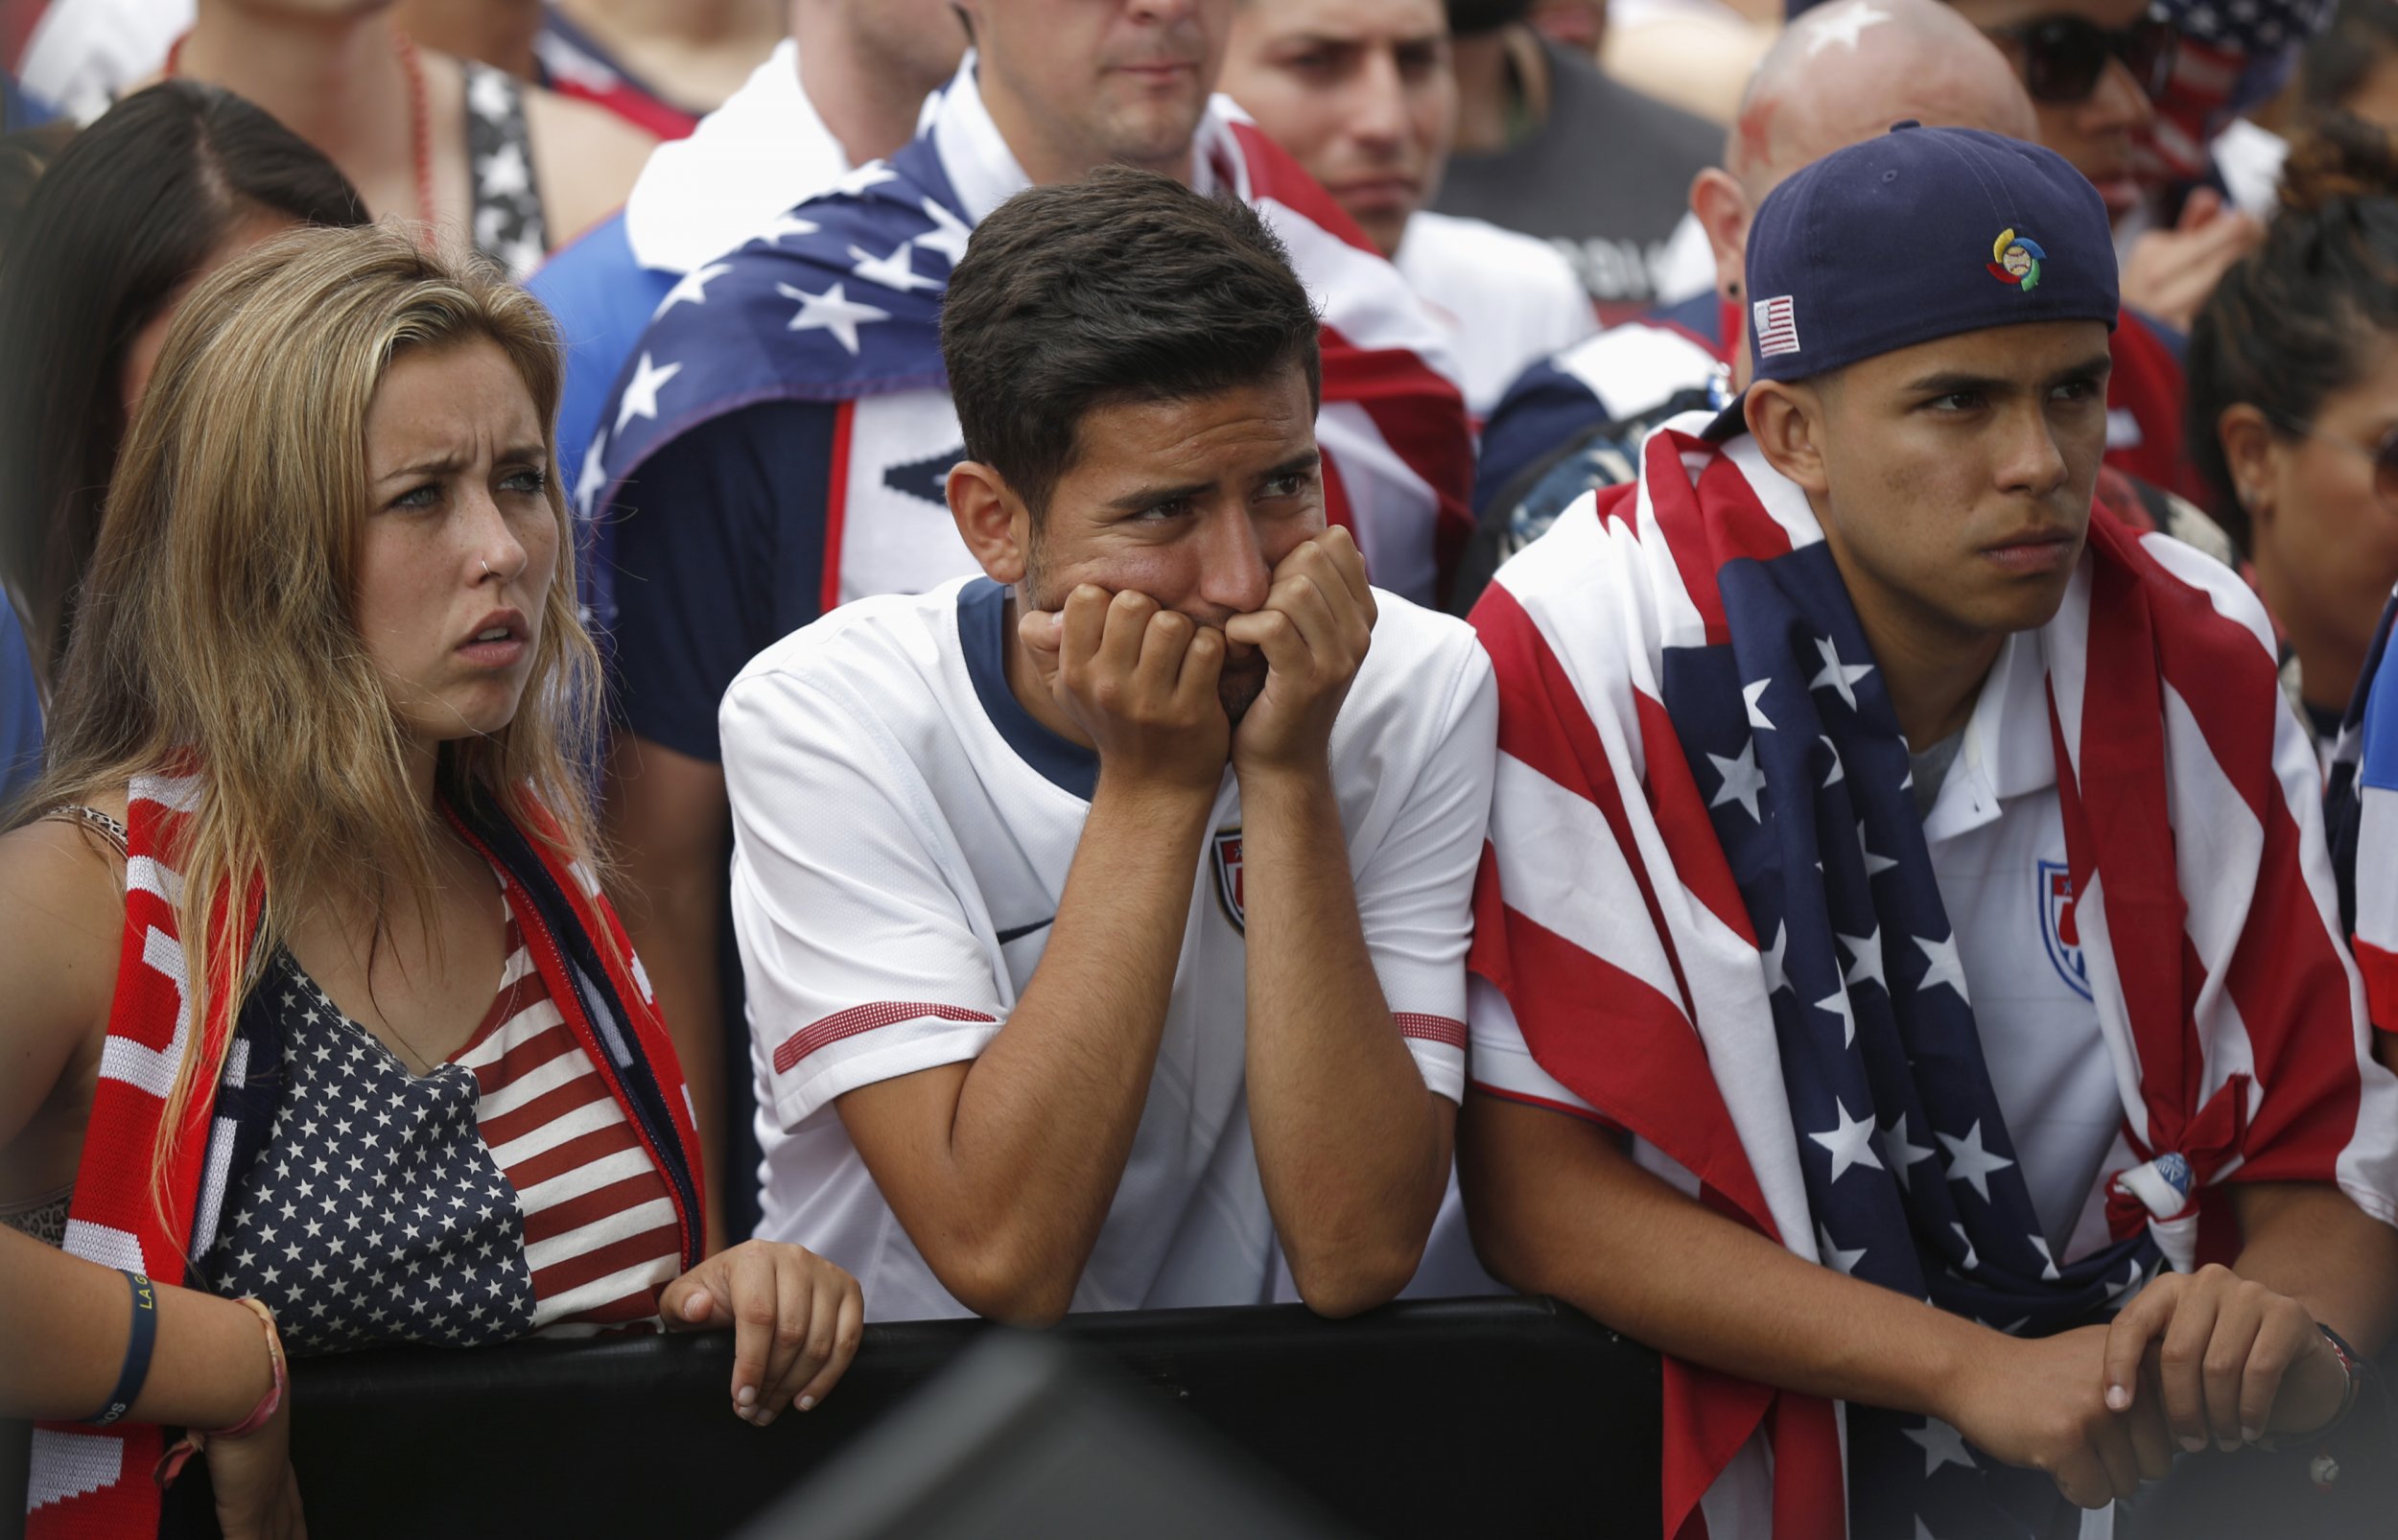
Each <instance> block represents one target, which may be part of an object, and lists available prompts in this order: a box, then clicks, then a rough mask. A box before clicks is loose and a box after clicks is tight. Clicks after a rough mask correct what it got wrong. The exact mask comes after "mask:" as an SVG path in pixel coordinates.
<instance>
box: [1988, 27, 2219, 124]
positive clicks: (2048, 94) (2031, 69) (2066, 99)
mask: <svg viewBox="0 0 2398 1540" xmlns="http://www.w3.org/2000/svg"><path fill="white" fill-rule="evenodd" d="M1988 31H1989V35H1991V36H1993V37H2003V38H2005V39H2006V40H2008V41H2009V42H2011V43H2015V44H2017V45H2019V46H2020V47H2021V48H2022V49H2023V86H2024V89H2025V90H2027V91H2029V92H2031V93H2032V100H2034V102H2046V103H2050V104H2052V105H2060V106H2070V105H2075V104H2077V103H2081V102H2087V101H2088V100H2090V96H2091V93H2093V92H2095V91H2096V90H2097V89H2098V85H2099V79H2100V77H2102V76H2104V74H2105V73H2106V62H2107V60H2108V59H2113V58H2119V59H2122V60H2123V64H2124V68H2126V69H2128V70H2129V71H2130V72H2131V78H2132V79H2133V80H2134V81H2137V82H2139V84H2140V89H2141V90H2142V91H2144V92H2145V93H2147V95H2148V96H2149V98H2150V99H2151V101H2153V100H2154V99H2155V98H2156V97H2157V96H2158V95H2160V94H2161V93H2162V92H2163V91H2164V89H2165V79H2166V77H2167V76H2169V75H2171V74H2172V73H2173V69H2174V43H2175V34H2174V24H2173V23H2172V22H2170V21H2166V20H2164V19H2162V18H2161V17H2157V16H2146V17H2143V18H2141V19H2140V20H2138V21H2135V22H2133V23H2132V24H2131V25H2130V26H2128V27H2125V28H2121V29H2118V30H2110V29H2108V28H2105V27H2102V26H2100V25H2099V24H2098V23H2096V22H2094V21H2085V20H2083V19H2082V18H2081V17H2080V16H2043V17H2041V18H2040V19H2038V20H2037V21H2023V22H2017V23H2016V24H2014V25H2013V26H2011V27H1992V28H1990V29H1988Z"/></svg>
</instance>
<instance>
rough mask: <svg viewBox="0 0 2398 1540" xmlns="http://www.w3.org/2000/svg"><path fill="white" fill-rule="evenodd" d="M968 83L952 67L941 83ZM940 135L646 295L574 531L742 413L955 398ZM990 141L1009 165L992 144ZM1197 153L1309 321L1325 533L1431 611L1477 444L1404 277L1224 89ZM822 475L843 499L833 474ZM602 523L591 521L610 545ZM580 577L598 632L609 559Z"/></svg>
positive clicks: (932, 133) (934, 128)
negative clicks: (1316, 361) (953, 78)
mask: <svg viewBox="0 0 2398 1540" xmlns="http://www.w3.org/2000/svg"><path fill="white" fill-rule="evenodd" d="M972 89H973V82H972V79H971V76H970V75H964V74H962V75H961V77H960V79H959V81H957V82H952V85H951V86H950V87H949V91H950V92H952V93H954V92H958V91H961V90H972ZM952 105H954V104H952ZM960 119H961V121H962V122H964V123H965V124H967V125H968V126H967V127H965V128H961V129H960V130H959V131H963V132H968V133H984V134H988V133H992V132H995V131H996V130H992V129H990V128H989V127H988V119H987V117H986V116H983V115H981V114H979V113H978V112H977V113H976V114H974V115H972V116H971V117H966V116H964V115H962V114H961V115H960ZM940 126H941V120H940V117H939V115H938V113H937V112H936V114H935V116H934V117H933V118H932V119H931V120H930V121H929V124H928V126H927V128H925V129H924V131H922V132H921V133H919V135H918V136H917V137H916V138H915V139H914V140H913V141H912V142H910V143H909V144H907V145H906V146H905V147H904V148H902V149H901V150H900V151H899V152H897V153H895V154H893V155H892V156H891V157H890V158H889V159H888V160H878V161H874V162H870V163H869V164H867V165H864V166H860V167H859V168H858V169H857V170H856V171H854V172H852V173H850V174H849V175H847V176H844V177H843V178H841V180H840V181H838V182H837V183H835V185H834V186H833V187H832V188H831V189H829V190H828V191H826V192H824V193H822V194H819V195H817V196H816V197H814V198H809V199H807V200H806V201H804V202H802V203H800V204H799V205H798V206H797V207H796V208H793V209H792V210H790V211H789V212H788V213H787V214H785V215H783V216H782V217H780V218H779V219H777V220H776V221H774V222H772V223H771V224H769V225H768V226H767V228H766V229H765V230H764V231H763V232H761V233H760V234H759V235H758V236H757V237H756V238H754V239H752V240H751V241H750V242H748V243H747V244H746V245H742V246H741V247H740V248H738V249H736V250H734V251H731V252H728V253H727V254H725V255H724V256H722V257H720V258H718V259H717V260H716V261H714V262H710V263H706V264H704V265H702V266H700V267H698V268H694V269H693V270H692V271H691V272H690V273H689V274H687V275H686V276H685V277H684V279H683V281H682V282H681V283H680V284H678V285H677V286H676V287H675V289H674V291H673V292H671V293H670V294H669V295H667V297H666V298H665V299H664V300H663V301H661V302H660V305H659V308H658V312H657V315H655V316H654V317H653V318H652V319H651V322H650V325H649V329H648V331H647V333H645V334H644V336H643V338H642V341H641V343H640V345H639V346H638V347H637V348H636V350H635V355H634V357H633V359H632V360H631V362H629V363H628V364H627V365H626V367H625V370H624V373H623V375H622V376H621V377H620V379H619V381H618V384H617V389H616V394H615V396H614V398H613V400H612V401H611V402H610V404H609V407H608V408H607V409H606V410H605V411H604V412H603V413H602V415H601V420H600V423H599V430H600V432H599V437H598V438H597V439H596V440H595V441H594V445H593V451H592V454H591V455H590V456H589V458H588V459H587V460H586V462H585V466H586V468H585V470H584V473H583V477H582V481H581V484H580V485H579V486H578V487H576V508H577V511H578V512H579V513H581V514H582V515H583V517H584V518H585V519H586V520H589V519H591V518H592V516H593V515H594V513H595V512H597V511H598V510H602V509H606V508H608V507H609V506H611V505H612V504H614V503H615V502H617V501H618V498H619V494H620V492H622V491H623V488H624V484H625V482H626V481H627V480H628V479H629V478H635V477H637V476H638V474H639V472H640V470H641V467H642V464H643V462H644V461H646V460H647V459H648V457H649V456H650V455H653V454H655V453H656V452H657V451H658V450H659V449H661V448H663V447H664V446H665V445H667V444H669V443H670V442H672V441H673V440H674V439H675V438H677V437H679V436H681V435H682V434H684V433H686V432H690V431H691V430H693V429H694V428H696V427H698V426H700V425H701V424H703V423H705V422H708V421H710V420H712V419H714V418H717V417H720V416H723V415H725V414H727V413H730V412H733V411H737V410H739V409H740V408H743V407H746V406H750V405H754V404H756V403H759V402H765V401H816V402H828V403H858V402H864V401H869V400H872V399H874V398H878V397H883V396H889V395H894V394H898V393H902V392H906V391H917V390H938V391H943V392H946V391H947V390H948V388H949V380H948V375H947V372H946V371H945V369H944V367H943V364H942V360H941V338H940V312H941V296H942V294H943V293H944V292H946V290H947V288H948V285H949V277H950V272H951V270H952V268H954V267H955V266H956V264H957V262H958V261H959V259H960V258H962V257H963V256H964V255H965V253H966V243H967V240H968V238H969V237H970V236H971V234H972V233H973V226H974V223H975V221H974V219H973V218H972V217H971V216H970V215H969V213H968V212H967V210H966V204H965V200H964V199H963V198H960V197H959V195H958V194H957V192H956V191H955V189H954V188H953V186H952V181H951V178H950V175H949V174H948V172H947V171H946V170H945V169H944V167H943V164H942V159H941V148H940V147H941V144H942V137H941V134H940V132H939V131H938V130H939V128H940ZM986 148H987V149H989V150H990V152H992V153H994V154H997V155H999V156H1004V155H1005V147H1004V145H1003V144H1002V145H997V146H992V147H986ZM1193 154H1194V156H1195V157H1196V161H1197V163H1198V164H1199V165H1200V166H1201V167H1202V168H1203V171H1204V175H1203V177H1202V185H1203V187H1206V186H1212V188H1213V189H1214V190H1216V191H1219V192H1222V193H1224V194H1227V195H1229V196H1232V197H1236V198H1242V199H1244V200H1246V201H1247V202H1249V203H1250V204H1252V205H1253V206H1254V207H1256V208H1257V210H1258V213H1259V214H1260V215H1261V216H1262V217H1263V218H1264V220H1265V222H1266V223H1267V225H1268V226H1269V227H1271V228H1272V229H1273V231H1274V232H1275V234H1276V235H1277V236H1279V237H1280V238H1281V241H1282V244H1283V245H1284V246H1285V247H1286V248H1287V249H1288V250H1289V252H1290V259H1291V265H1292V267H1293V268H1294V269H1295V270H1296V271H1297V273H1298V275H1299V278H1300V281H1301V282H1302V283H1303V284H1305V286H1306V289H1307V292H1308V296H1309V297H1310V298H1311V299H1312V300H1313V301H1314V302H1315V305H1316V309H1317V313H1318V314H1319V315H1320V316H1321V317H1322V319H1323V330H1322V333H1321V336H1320V341H1321V346H1322V353H1323V379H1324V405H1323V410H1322V412H1321V414H1320V416H1319V418H1318V421H1317V435H1318V438H1319V439H1320V441H1321V442H1322V445H1323V447H1324V450H1325V452H1326V459H1327V467H1326V473H1325V484H1326V497H1327V502H1328V513H1329V515H1330V517H1331V519H1332V521H1333V522H1334V523H1337V524H1347V525H1352V527H1354V528H1355V529H1356V531H1357V534H1358V538H1359V543H1360V545H1361V547H1362V548H1363V549H1364V550H1365V552H1366V557H1367V560H1368V562H1369V564H1370V565H1371V566H1372V568H1373V570H1374V576H1375V582H1377V583H1379V584H1381V585H1383V586H1384V587H1387V588H1390V589H1393V590H1395V591H1397V592H1399V593H1402V594H1406V595H1409V596H1410V597H1413V598H1416V599H1419V600H1422V601H1426V602H1428V601H1430V600H1431V599H1432V598H1433V597H1434V595H1435V590H1436V587H1437V583H1438V580H1439V577H1441V576H1445V575H1446V572H1448V571H1449V569H1450V567H1451V566H1452V565H1453V564H1454V561H1455V558H1456V556H1457V555H1458V553H1459V552H1460V551H1461V550H1462V549H1463V548H1464V543H1465V539H1466V537H1467V536H1468V535H1469V534H1470V533H1471V532H1472V528H1473V518H1472V513H1471V510H1470V506H1469V497H1470V494H1471V492H1472V484H1473V443H1472V435H1471V430H1470V428H1469V425H1468V420H1467V416H1466V407H1465V398H1464V395H1463V394H1462V392H1461V390H1460V388H1459V386H1458V384H1457V378H1458V375H1457V369H1456V366H1455V363H1454V362H1453V361H1452V360H1451V358H1450V356H1449V352H1448V348H1447V344H1446V340H1445V339H1444V338H1442V336H1441V333H1440V330H1439V328H1438V326H1437V325H1436V324H1435V323H1434V322H1433V320H1432V319H1431V317H1430V316H1429V315H1427V314H1426V313H1425V311H1424V310H1423V308H1422V304H1421V303H1420V302H1419V301H1418V300H1417V299H1416V297H1415V295H1414V293H1413V292H1412V291H1411V290H1409V289H1408V287H1407V283H1406V280H1405V279H1404V278H1402V277H1400V276H1399V269H1398V268H1394V267H1392V266H1391V264H1390V263H1388V262H1387V261H1385V260H1383V258H1382V256H1381V254H1380V253H1379V252H1377V251H1375V249H1374V247H1373V245H1372V244H1371V243H1370V242H1368V241H1367V239H1366V237H1365V235H1364V234H1363V232H1361V231H1360V230H1359V229H1358V228H1357V226H1356V224H1355V222H1353V221H1352V220H1351V219H1350V218H1349V216H1348V215H1347V214H1346V213H1345V212H1343V211H1342V209H1341V207H1340V205H1339V204H1337V203H1336V202H1334V201H1333V200H1332V198H1331V196H1330V195H1329V194H1328V193H1326V192H1325V191H1324V189H1323V188H1322V187H1321V186H1319V185H1317V183H1316V182H1315V181H1314V179H1313V178H1311V177H1309V176H1308V175H1307V174H1306V173H1305V171H1303V170H1301V169H1300V167H1299V165H1298V163H1297V162H1296V161H1293V160H1292V159H1291V158H1290V157H1289V155H1287V154H1286V153H1284V152H1282V151H1281V149H1280V148H1279V147H1277V146H1276V145H1274V144H1273V143H1272V142H1271V141H1270V140H1268V139H1267V138H1266V137H1265V136H1264V135H1263V134H1261V133H1259V132H1258V130H1257V128H1255V127H1253V126H1252V125H1251V124H1250V123H1249V122H1248V121H1247V120H1246V119H1245V118H1244V117H1243V116H1242V115H1241V113H1240V111H1239V109H1238V108H1237V107H1235V106H1234V105H1233V104H1232V103H1231V102H1230V101H1229V100H1227V99H1226V98H1223V97H1217V98H1215V99H1214V100H1213V101H1212V102H1211V104H1210V105H1209V108H1208V112H1207V115H1206V117H1205V118H1204V119H1203V120H1202V121H1201V123H1200V126H1199V130H1198V136H1197V139H1196V141H1195V143H1194V146H1193ZM893 431H897V432H913V433H915V434H916V435H917V436H918V437H919V438H921V439H922V442H920V443H918V444H916V445H915V446H914V453H915V454H916V455H941V454H942V453H943V452H945V451H953V452H955V454H956V455H958V456H960V457H962V455H963V447H962V445H960V444H959V443H958V442H957V439H956V425H955V421H954V419H953V417H947V418H945V420H943V421H940V422H933V421H929V420H923V421H914V422H911V423H910V424H903V425H900V426H899V427H898V428H897V429H896V430H893ZM928 435H929V436H928ZM934 439H937V440H938V441H937V442H936V441H933V440H934ZM946 464H947V461H944V462H943V468H944V469H946ZM826 472H827V475H828V476H829V477H831V478H833V482H834V484H835V487H836V488H838V487H840V486H842V485H843V484H844V480H845V478H846V476H847V474H848V472H847V468H846V467H842V466H828V467H827V468H826ZM935 501H937V496H936V498H935ZM835 506H836V507H837V506H839V501H838V496H837V494H836V498H835ZM835 523H836V525H837V521H835ZM605 527H606V526H605V521H599V525H598V530H597V532H598V534H599V537H600V538H601V539H603V540H604V538H605ZM840 538H841V533H840V530H839V528H838V527H834V528H832V529H830V530H828V539H829V540H831V541H832V542H834V543H835V544H836V545H837V543H838V541H839V540H840ZM829 565H837V563H835V564H829ZM593 568H594V574H593V575H594V578H595V582H596V583H597V584H599V585H600V586H601V591H598V592H595V594H594V595H593V608H594V611H595V613H596V614H597V615H598V617H599V619H600V620H601V621H602V622H603V623H604V622H605V621H606V620H607V619H608V618H609V617H610V615H611V613H612V611H611V607H610V602H609V598H608V595H606V594H605V592H604V585H605V584H606V582H607V576H608V568H609V563H608V562H607V561H606V560H604V559H601V560H598V561H596V562H595V563H594V564H593Z"/></svg>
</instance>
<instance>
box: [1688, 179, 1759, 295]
mask: <svg viewBox="0 0 2398 1540" xmlns="http://www.w3.org/2000/svg"><path fill="white" fill-rule="evenodd" d="M1690 212H1691V213H1692V215H1694V216H1696V218H1697V219H1698V221H1699V227H1700V228H1701V229H1703V230H1704V231H1706V236H1707V248H1708V249H1709V250H1710V251H1712V252H1714V254H1715V292H1717V293H1719V294H1722V295H1723V296H1724V297H1726V298H1727V299H1738V298H1739V297H1740V289H1741V281H1742V280H1743V279H1744V278H1745V277H1746V276H1747V270H1748V247H1749V214H1750V209H1749V195H1748V194H1747V193H1745V192H1743V191H1741V187H1740V183H1739V182H1737V181H1735V180H1734V179H1733V178H1732V175H1731V174H1730V173H1728V172H1726V171H1722V170H1719V169H1718V168H1716V167H1713V166H1709V167H1708V168H1707V169H1706V170H1704V171H1703V172H1701V173H1699V175H1696V176H1694V177H1692V178H1691V179H1690Z"/></svg>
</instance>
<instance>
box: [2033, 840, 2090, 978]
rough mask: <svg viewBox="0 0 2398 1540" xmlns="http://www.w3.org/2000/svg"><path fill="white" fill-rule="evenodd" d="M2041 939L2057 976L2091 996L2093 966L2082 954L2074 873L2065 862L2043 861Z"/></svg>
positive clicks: (2040, 867)
mask: <svg viewBox="0 0 2398 1540" xmlns="http://www.w3.org/2000/svg"><path fill="white" fill-rule="evenodd" d="M2039 879H2040V888H2039V899H2040V940H2041V942H2042V943H2043V944H2045V945H2047V947H2048V960H2049V961H2050V962H2051V963H2053V964H2055V965H2056V966H2057V977H2059V978H2061V979H2063V980H2064V981H2065V985H2066V987H2067V988H2068V989H2070V990H2072V991H2073V992H2075V993H2076V994H2079V995H2081V997H2082V998H2083V999H2085V1000H2086V999H2088V998H2090V969H2089V967H2088V965H2087V964H2086V963H2085V962H2084V961H2083V960H2082V956H2081V926H2080V925H2078V924H2076V923H2075V922H2074V913H2073V873H2072V871H2071V870H2070V869H2068V868H2067V867H2066V865H2065V863H2064V862H2062V861H2042V862H2041V863H2039Z"/></svg>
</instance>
